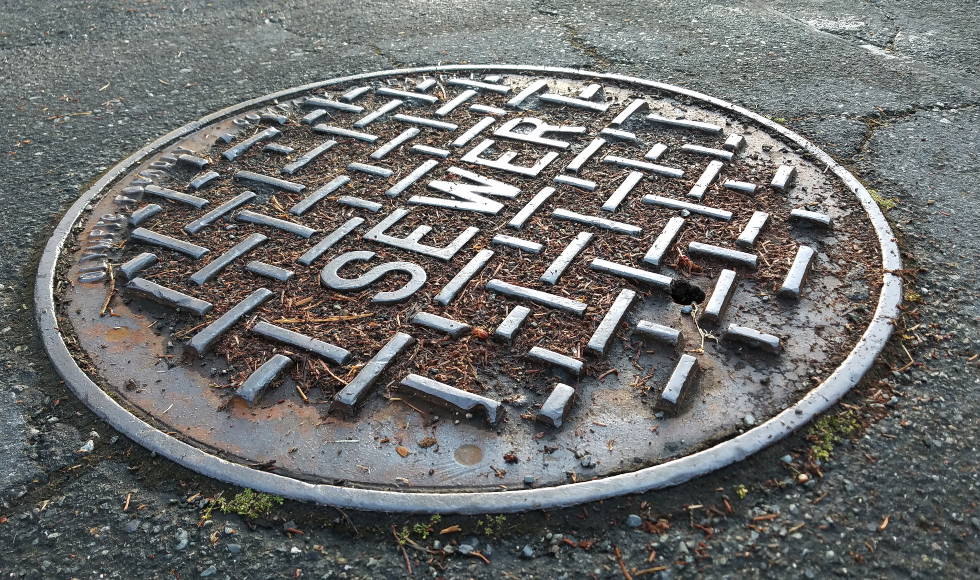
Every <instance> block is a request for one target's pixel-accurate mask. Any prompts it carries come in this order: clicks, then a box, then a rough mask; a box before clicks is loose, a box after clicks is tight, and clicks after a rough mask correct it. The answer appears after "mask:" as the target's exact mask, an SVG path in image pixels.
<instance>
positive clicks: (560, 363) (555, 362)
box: [527, 346, 585, 377]
mask: <svg viewBox="0 0 980 580" xmlns="http://www.w3.org/2000/svg"><path fill="white" fill-rule="evenodd" d="M527 358H529V359H531V360H533V361H536V362H540V363H545V364H549V365H552V366H556V367H560V368H563V369H565V370H567V371H568V372H570V373H572V374H573V375H575V376H576V377H579V376H582V368H583V367H584V366H585V365H584V363H583V362H582V361H580V360H578V359H575V358H572V357H570V356H565V355H563V354H559V353H557V352H555V351H553V350H548V349H546V348H541V347H540V346H535V347H534V348H532V349H531V350H530V351H528V353H527Z"/></svg>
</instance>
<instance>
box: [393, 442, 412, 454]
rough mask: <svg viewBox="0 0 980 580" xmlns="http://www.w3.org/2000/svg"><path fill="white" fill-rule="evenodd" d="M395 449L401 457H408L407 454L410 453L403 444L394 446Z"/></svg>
mask: <svg viewBox="0 0 980 580" xmlns="http://www.w3.org/2000/svg"><path fill="white" fill-rule="evenodd" d="M395 451H397V452H398V454H399V455H401V456H402V457H408V454H409V453H411V451H409V450H408V447H405V446H404V445H399V446H398V447H395Z"/></svg>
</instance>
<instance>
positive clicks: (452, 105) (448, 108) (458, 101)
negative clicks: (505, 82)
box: [436, 87, 509, 117]
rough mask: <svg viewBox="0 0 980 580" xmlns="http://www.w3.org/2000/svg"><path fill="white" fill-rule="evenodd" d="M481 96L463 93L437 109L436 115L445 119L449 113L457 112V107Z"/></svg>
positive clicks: (474, 92)
mask: <svg viewBox="0 0 980 580" xmlns="http://www.w3.org/2000/svg"><path fill="white" fill-rule="evenodd" d="M508 88H509V87H508ZM479 94H480V93H479V92H477V91H474V90H469V91H463V92H462V93H460V94H458V95H456V96H455V97H454V98H453V99H452V100H450V101H449V102H448V103H446V104H445V105H443V106H441V107H439V108H438V109H436V115H439V116H440V117H445V116H446V115H448V114H449V113H452V112H453V111H454V110H456V107H458V106H460V105H462V104H463V103H465V102H466V101H468V100H470V99H472V98H473V97H475V96H477V95H479Z"/></svg>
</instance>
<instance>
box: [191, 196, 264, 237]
mask: <svg viewBox="0 0 980 580" xmlns="http://www.w3.org/2000/svg"><path fill="white" fill-rule="evenodd" d="M255 198H256V194H255V192H252V191H243V192H242V193H240V194H238V195H236V196H235V197H234V198H232V199H230V200H228V201H226V202H225V203H223V204H221V205H219V206H218V207H216V208H214V209H213V210H211V211H209V212H208V213H206V214H204V215H202V216H201V217H199V218H197V219H196V220H194V221H192V222H190V223H189V224H187V225H186V226H184V231H185V232H187V233H189V234H196V233H197V232H199V231H201V230H203V229H204V228H206V227H208V226H209V225H211V224H213V223H214V222H216V221H218V220H219V219H221V218H223V217H224V216H226V215H228V214H229V213H231V212H233V211H235V210H236V209H238V208H240V207H242V206H243V205H245V204H247V203H248V202H250V201H252V200H253V199H255Z"/></svg>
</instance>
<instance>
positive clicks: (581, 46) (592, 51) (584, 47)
mask: <svg viewBox="0 0 980 580" xmlns="http://www.w3.org/2000/svg"><path fill="white" fill-rule="evenodd" d="M562 26H563V27H565V30H567V31H568V33H569V38H568V43H569V44H571V45H572V46H574V47H575V48H576V49H578V50H580V51H582V52H583V53H585V54H586V55H587V56H588V57H589V58H591V59H593V60H595V61H596V62H597V63H598V65H597V68H599V69H602V70H605V69H607V68H609V67H610V66H611V65H612V63H613V61H611V60H610V59H608V58H606V57H605V56H603V55H602V53H600V52H599V50H598V49H597V48H596V47H595V46H594V45H591V44H586V43H584V42H582V41H581V40H580V39H579V31H578V28H575V27H574V26H572V25H571V24H565V23H563V24H562Z"/></svg>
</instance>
